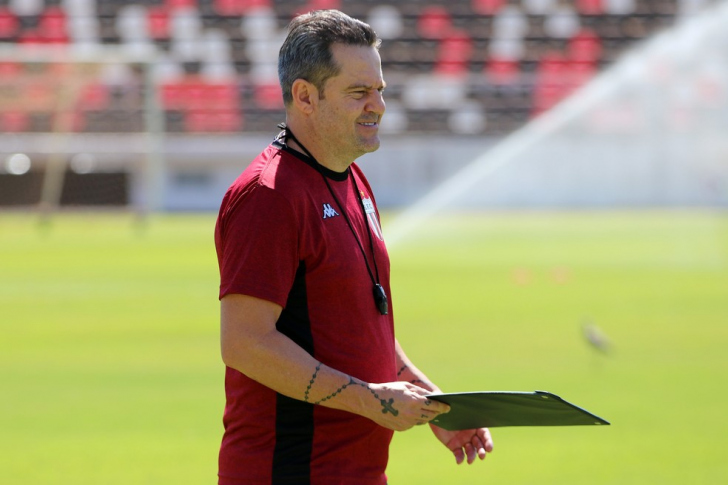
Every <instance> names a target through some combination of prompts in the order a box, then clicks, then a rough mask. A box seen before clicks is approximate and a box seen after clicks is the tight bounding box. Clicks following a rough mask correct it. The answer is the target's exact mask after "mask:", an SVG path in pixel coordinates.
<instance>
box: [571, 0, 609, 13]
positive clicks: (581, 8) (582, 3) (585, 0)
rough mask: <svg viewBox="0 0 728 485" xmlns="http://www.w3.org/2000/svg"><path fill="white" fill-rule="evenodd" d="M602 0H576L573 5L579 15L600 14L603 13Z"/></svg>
mask: <svg viewBox="0 0 728 485" xmlns="http://www.w3.org/2000/svg"><path fill="white" fill-rule="evenodd" d="M603 1H604V0H576V1H575V2H574V7H575V8H576V11H577V12H579V13H580V14H581V15H601V14H603V13H604V7H603V5H602V4H603Z"/></svg>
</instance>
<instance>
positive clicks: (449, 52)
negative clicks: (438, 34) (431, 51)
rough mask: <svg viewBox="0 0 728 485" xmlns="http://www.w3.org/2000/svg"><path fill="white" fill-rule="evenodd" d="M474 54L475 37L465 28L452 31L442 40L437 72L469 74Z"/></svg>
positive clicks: (436, 65)
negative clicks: (464, 29) (471, 36)
mask: <svg viewBox="0 0 728 485" xmlns="http://www.w3.org/2000/svg"><path fill="white" fill-rule="evenodd" d="M472 55H473V39H471V38H470V35H468V33H467V32H465V31H463V30H455V31H451V32H450V33H449V34H447V36H446V37H444V38H443V39H442V40H441V41H440V45H439V47H438V54H437V63H436V64H435V72H436V73H438V74H448V75H460V74H467V73H468V70H469V68H470V61H471V59H472Z"/></svg>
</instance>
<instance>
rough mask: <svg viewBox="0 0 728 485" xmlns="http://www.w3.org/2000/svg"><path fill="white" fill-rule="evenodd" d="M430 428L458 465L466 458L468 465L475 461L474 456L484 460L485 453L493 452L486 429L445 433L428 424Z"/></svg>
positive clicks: (488, 432)
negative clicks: (450, 452) (453, 456)
mask: <svg viewBox="0 0 728 485" xmlns="http://www.w3.org/2000/svg"><path fill="white" fill-rule="evenodd" d="M430 428H431V429H432V432H433V433H435V436H437V439H438V440H440V442H441V443H442V444H443V445H445V446H446V447H447V449H448V450H450V451H452V453H453V455H455V461H456V462H457V464H458V465H459V464H461V463H462V462H463V461H465V459H466V458H467V460H468V465H470V464H471V463H473V462H474V461H475V457H476V456H477V457H478V458H480V459H481V460H485V456H486V453H491V452H492V451H493V438H492V437H491V436H490V431H488V428H477V429H465V430H462V431H447V430H445V429H442V428H440V427H438V426H435V425H434V424H430Z"/></svg>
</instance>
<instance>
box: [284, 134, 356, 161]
mask: <svg viewBox="0 0 728 485" xmlns="http://www.w3.org/2000/svg"><path fill="white" fill-rule="evenodd" d="M287 125H288V124H287ZM288 127H289V129H290V131H291V132H292V133H293V136H295V137H296V139H295V140H294V139H292V138H291V137H288V139H287V140H286V144H287V145H288V147H289V148H292V149H293V150H295V151H297V152H299V153H301V154H304V155H310V156H311V157H313V158H314V160H316V162H318V163H319V165H321V166H323V167H326V168H328V169H329V170H333V171H334V172H339V173H343V172H346V170H347V169H348V168H349V166H350V165H351V164H352V163H353V160H352V161H351V162H342V161H341V160H340V159H339V157H336V156H335V155H332V154H328V153H326V150H325V149H324V148H322V146H323V145H322V144H320V143H316V139H315V138H314V137H313V136H310V135H309V132H308V131H307V130H305V129H302V128H296V125H293V126H291V125H288Z"/></svg>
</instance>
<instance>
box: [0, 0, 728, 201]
mask: <svg viewBox="0 0 728 485" xmlns="http://www.w3.org/2000/svg"><path fill="white" fill-rule="evenodd" d="M715 3H716V2H713V1H712V0H517V1H510V0H508V1H506V0H454V1H452V0H451V1H446V2H445V1H442V2H441V1H422V0H410V1H391V2H387V1H378V0H377V1H361V0H359V1H350V0H310V1H302V0H293V1H274V0H144V1H123V2H122V1H117V0H0V159H1V160H0V162H2V163H0V207H4V208H33V207H36V206H39V205H41V206H43V207H46V208H48V207H64V208H68V207H74V206H75V207H87V208H88V207H103V208H108V207H119V208H131V209H133V210H138V211H142V212H144V211H159V210H161V211H207V210H215V209H216V208H217V205H218V203H219V199H220V194H221V193H222V192H223V191H224V190H225V188H226V187H227V185H228V184H229V181H230V180H231V179H232V178H233V177H234V176H235V175H237V173H239V172H240V170H241V168H242V165H243V164H245V163H247V161H248V160H250V159H251V157H252V156H254V155H255V154H257V153H258V151H259V149H260V147H261V146H262V145H263V144H265V143H267V142H268V141H269V140H270V139H271V138H272V137H273V136H274V135H275V134H276V131H277V129H276V124H277V123H279V122H280V121H282V120H283V117H284V114H283V109H282V103H281V99H280V89H279V87H278V81H277V73H276V57H277V50H278V48H279V46H280V44H281V42H282V38H283V36H284V35H285V26H286V25H287V23H288V22H289V21H290V19H291V18H292V17H293V16H294V15H296V14H297V13H301V12H305V11H308V10H311V9H318V8H340V9H343V10H344V11H346V12H347V13H349V14H351V15H352V16H355V17H358V18H361V19H363V20H365V21H367V22H369V23H371V24H372V25H373V26H374V28H375V29H376V30H377V32H378V33H379V35H380V36H381V37H382V38H383V39H384V42H383V45H382V49H381V55H382V61H383V70H384V76H385V78H386V81H387V83H388V85H389V87H388V88H387V93H386V99H387V116H386V117H385V119H384V122H383V126H382V131H383V133H384V136H385V143H383V146H382V149H381V150H380V151H379V152H377V153H375V154H373V155H371V156H369V157H367V158H366V159H363V160H366V167H367V173H368V175H369V177H370V179H371V181H372V183H373V185H374V187H375V188H376V189H377V194H378V200H379V204H380V206H382V207H383V208H389V207H394V208H396V207H405V206H407V205H409V204H411V203H412V202H413V201H415V200H417V199H418V198H420V197H422V196H423V195H424V194H426V193H428V192H429V191H430V190H431V189H432V188H433V187H434V186H435V185H436V184H438V183H439V182H442V181H443V180H444V179H446V178H448V177H449V176H450V175H452V174H453V173H455V172H456V171H457V170H459V169H460V168H462V167H464V166H465V165H468V164H469V163H471V162H472V161H473V160H474V159H475V158H477V157H479V156H481V155H483V154H484V153H486V152H487V151H488V150H489V148H491V147H493V146H494V145H496V144H497V143H498V142H499V141H501V140H503V139H504V138H506V137H508V136H509V135H512V134H514V133H517V132H518V131H519V130H520V129H521V128H523V127H524V126H525V125H527V124H528V123H529V122H530V121H533V120H534V119H537V118H538V117H539V116H540V115H541V114H543V113H547V112H549V110H551V109H552V108H553V107H554V106H556V105H557V104H559V102H561V101H562V100H564V99H565V98H567V97H568V96H569V95H572V94H573V93H575V92H577V91H580V90H581V89H582V88H584V87H585V86H587V85H589V84H590V83H593V81H595V79H598V78H600V77H604V73H609V74H608V75H607V76H608V80H604V81H603V82H602V85H603V86H602V88H604V89H602V90H601V91H599V92H597V93H592V94H593V95H591V96H588V97H586V98H583V99H582V101H581V102H580V103H579V104H578V105H577V106H576V107H574V108H575V109H572V110H571V112H570V113H569V114H568V115H567V116H561V117H559V118H557V119H552V120H550V122H549V123H546V124H542V125H541V126H542V128H543V127H544V126H545V127H546V128H547V130H549V135H548V137H546V138H547V140H546V141H547V142H548V143H549V144H550V145H549V147H548V148H542V147H540V146H534V142H535V141H536V139H535V138H538V137H535V138H534V137H533V136H532V137H525V138H523V139H525V140H526V141H525V144H526V145H527V146H525V147H521V150H523V149H526V148H528V149H530V150H531V152H529V153H526V154H525V159H527V160H530V161H531V163H518V164H511V165H514V166H513V168H510V169H509V170H510V171H509V172H508V174H507V175H504V176H503V177H504V178H503V179H501V180H499V181H498V183H497V184H496V185H497V187H498V189H497V191H488V194H487V200H481V201H479V204H481V206H482V204H487V205H488V206H498V207H504V206H505V207H514V206H521V207H522V206H557V207H564V206H572V207H573V206H579V207H583V206H613V205H615V204H618V205H635V204H637V205H643V206H656V205H657V206H659V205H673V206H674V205H701V206H711V207H712V206H723V207H724V206H725V205H726V203H727V202H728V195H727V194H728V181H727V180H728V176H727V175H726V164H725V163H724V162H722V161H721V160H724V159H725V154H726V144H725V143H726V142H725V137H723V136H722V133H723V130H724V128H725V121H726V116H727V115H726V113H727V110H726V103H727V101H726V87H727V86H726V85H727V83H728V74H727V71H728V67H727V66H726V59H725V52H726V48H727V47H726V46H727V45H728V40H726V35H725V34H724V32H723V30H724V29H720V28H719V27H720V23H721V22H723V23H724V22H726V17H725V14H724V10H725V9H723V10H722V12H723V14H721V15H722V17H721V16H720V15H718V14H712V15H711V14H705V15H703V17H702V20H700V21H697V22H696V24H697V25H694V26H692V30H690V29H687V30H688V31H686V29H682V30H680V26H681V25H682V24H684V23H686V22H687V21H688V20H690V19H694V18H695V17H696V16H699V15H698V14H699V13H700V12H701V11H704V10H705V9H706V8H709V7H714V8H713V10H714V11H716V12H717V11H719V10H720V9H719V8H718V7H717V6H716V5H714V4H715ZM711 22H712V24H713V25H714V27H715V28H713V29H712V30H711V29H710V25H709V24H710V23H711ZM651 44H658V45H651ZM628 54H633V56H636V57H637V59H633V63H632V65H631V68H630V67H629V66H621V64H624V58H625V57H628ZM620 66H621V71H620ZM613 71H620V74H619V75H616V73H614V72H613ZM605 84H606V86H605ZM541 131H543V130H541ZM541 135H543V133H541ZM542 138H543V137H542ZM519 140H520V139H519ZM534 153H538V157H534V156H532V155H533V154H534ZM515 155H516V154H509V155H508V157H509V158H513V157H514V156H515ZM508 163H509V164H510V162H508ZM534 164H535V165H534ZM515 165H517V166H515Z"/></svg>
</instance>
